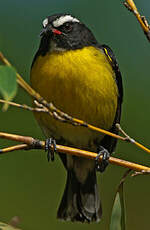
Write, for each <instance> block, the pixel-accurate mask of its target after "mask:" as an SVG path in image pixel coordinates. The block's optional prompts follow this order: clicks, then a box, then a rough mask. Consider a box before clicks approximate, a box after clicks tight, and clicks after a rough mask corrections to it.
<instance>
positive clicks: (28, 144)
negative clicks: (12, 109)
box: [0, 132, 150, 172]
mask: <svg viewBox="0 0 150 230" xmlns="http://www.w3.org/2000/svg"><path fill="white" fill-rule="evenodd" d="M0 138H4V139H9V140H14V141H18V142H23V143H24V144H20V145H16V146H12V147H8V148H4V149H1V150H0V153H1V154H3V153H7V152H11V151H14V150H20V149H21V150H22V149H25V150H28V149H45V141H40V140H37V139H34V138H33V137H29V136H19V135H15V134H9V133H4V132H0ZM51 148H53V146H52V147H51ZM56 148H57V151H58V152H60V153H65V154H70V155H75V156H78V157H85V158H88V159H92V160H95V158H96V156H97V153H94V152H89V151H85V150H81V149H76V148H71V147H66V146H62V145H56ZM101 159H102V156H101V157H100V159H99V161H101ZM109 163H111V164H114V165H118V166H122V167H125V168H129V169H132V170H134V171H138V172H141V171H143V170H144V171H146V172H150V168H149V167H146V166H143V165H139V164H136V163H132V162H129V161H125V160H122V159H119V158H115V157H110V158H109Z"/></svg>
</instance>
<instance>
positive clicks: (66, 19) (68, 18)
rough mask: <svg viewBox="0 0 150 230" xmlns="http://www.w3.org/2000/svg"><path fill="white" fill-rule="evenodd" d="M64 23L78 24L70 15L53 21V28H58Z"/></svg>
mask: <svg viewBox="0 0 150 230" xmlns="http://www.w3.org/2000/svg"><path fill="white" fill-rule="evenodd" d="M66 22H80V21H79V20H78V19H77V18H73V17H72V16H71V15H65V16H61V17H60V18H57V19H56V20H55V21H53V26H54V27H59V26H62V25H63V24H64V23H66Z"/></svg>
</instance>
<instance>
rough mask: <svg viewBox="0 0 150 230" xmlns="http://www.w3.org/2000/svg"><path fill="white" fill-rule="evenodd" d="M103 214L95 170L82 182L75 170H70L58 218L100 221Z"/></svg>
mask: <svg viewBox="0 0 150 230" xmlns="http://www.w3.org/2000/svg"><path fill="white" fill-rule="evenodd" d="M101 215H102V209H101V204H100V200H99V193H98V188H97V182H96V172H95V170H94V171H93V172H91V173H89V175H88V177H87V180H86V182H85V183H84V184H81V183H80V182H79V181H78V179H77V178H76V175H75V173H74V172H73V171H68V174H67V183H66V187H65V191H64V194H63V198H62V201H61V204H60V206H59V209H58V212H57V218H59V219H62V220H70V221H80V222H92V221H96V222H98V221H100V218H101Z"/></svg>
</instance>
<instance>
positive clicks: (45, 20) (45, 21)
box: [43, 18, 48, 28]
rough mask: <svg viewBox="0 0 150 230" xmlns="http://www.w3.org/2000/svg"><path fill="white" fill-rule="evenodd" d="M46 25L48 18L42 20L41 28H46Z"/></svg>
mask: <svg viewBox="0 0 150 230" xmlns="http://www.w3.org/2000/svg"><path fill="white" fill-rule="evenodd" d="M47 24H48V18H45V19H44V20H43V27H44V28H45V27H46V26H47Z"/></svg>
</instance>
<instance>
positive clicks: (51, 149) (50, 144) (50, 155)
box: [45, 138, 57, 161]
mask: <svg viewBox="0 0 150 230" xmlns="http://www.w3.org/2000/svg"><path fill="white" fill-rule="evenodd" d="M56 150H57V148H56V141H55V139H53V138H48V139H46V141H45V152H47V160H48V161H50V160H51V161H54V153H55V152H56Z"/></svg>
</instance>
